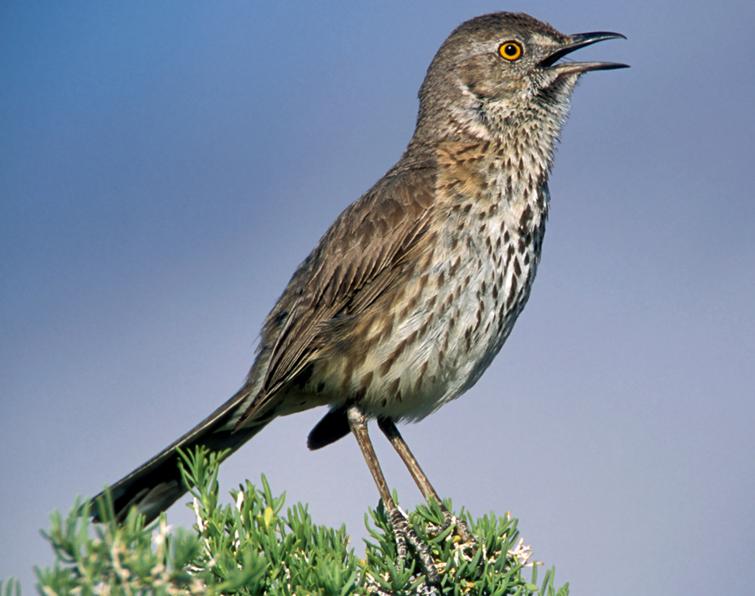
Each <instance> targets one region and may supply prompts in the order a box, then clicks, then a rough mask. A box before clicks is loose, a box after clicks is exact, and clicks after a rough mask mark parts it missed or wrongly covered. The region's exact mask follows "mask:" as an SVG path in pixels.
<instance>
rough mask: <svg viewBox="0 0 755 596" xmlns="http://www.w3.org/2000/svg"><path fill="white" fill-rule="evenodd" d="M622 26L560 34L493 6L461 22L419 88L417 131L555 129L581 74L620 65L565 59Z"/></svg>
mask: <svg viewBox="0 0 755 596" xmlns="http://www.w3.org/2000/svg"><path fill="white" fill-rule="evenodd" d="M623 37H624V36H623V35H621V34H620V33H610V32H604V31H600V32H594V33H579V34H575V35H565V34H563V33H560V32H558V31H557V30H556V29H554V28H553V27H551V26H550V25H548V24H547V23H543V22H541V21H538V20H537V19H534V18H533V17H531V16H529V15H526V14H520V13H505V12H502V13H495V14H489V15H484V16H481V17H477V18H474V19H471V20H469V21H467V22H465V23H463V24H462V25H460V26H459V27H458V28H457V29H456V30H455V31H454V32H453V33H451V35H450V36H449V37H448V39H447V40H446V41H445V42H444V43H443V45H442V46H441V48H440V49H439V50H438V52H437V54H436V55H435V58H434V59H433V61H432V63H431V64H430V67H429V68H428V71H427V76H426V77H425V81H424V82H423V84H422V87H421V89H420V111H419V118H418V130H417V133H418V134H420V135H424V134H430V135H431V138H432V137H435V138H438V135H440V136H441V137H448V136H455V135H458V134H461V135H468V134H471V135H473V136H476V137H480V138H492V137H496V136H500V135H502V134H505V132H506V131H509V130H511V129H512V128H517V127H519V126H525V127H529V126H531V125H533V124H537V126H545V127H547V128H554V129H555V130H553V131H552V132H553V135H554V138H555V136H556V135H557V134H558V130H559V129H560V127H561V125H562V124H563V121H564V119H565V117H566V114H567V112H568V109H569V100H570V97H571V93H572V91H573V90H574V86H575V85H576V83H577V79H578V78H579V76H580V75H581V74H583V73H585V72H588V71H593V70H609V69H615V68H624V67H626V65H625V64H617V63H613V62H572V61H568V62H567V61H563V60H562V59H563V58H564V57H565V56H567V55H569V54H571V52H573V51H574V50H577V49H579V48H583V47H585V46H588V45H591V44H593V43H596V42H599V41H603V40H606V39H615V38H623Z"/></svg>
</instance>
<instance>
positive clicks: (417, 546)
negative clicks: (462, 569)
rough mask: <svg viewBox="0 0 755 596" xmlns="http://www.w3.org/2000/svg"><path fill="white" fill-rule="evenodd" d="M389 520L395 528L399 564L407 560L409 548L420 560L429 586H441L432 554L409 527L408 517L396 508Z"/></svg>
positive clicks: (389, 515)
mask: <svg viewBox="0 0 755 596" xmlns="http://www.w3.org/2000/svg"><path fill="white" fill-rule="evenodd" d="M388 519H389V520H390V522H391V526H392V527H393V536H394V537H395V539H396V553H397V555H398V560H399V562H403V561H404V560H405V559H406V554H407V551H408V548H411V549H412V550H413V551H414V553H415V554H416V555H417V558H418V559H419V564H420V567H421V568H422V571H423V572H424V574H425V576H426V577H427V583H428V585H430V586H439V585H440V574H439V573H438V568H437V567H436V566H435V562H434V561H433V557H432V555H431V554H430V549H429V548H428V546H427V545H426V544H425V543H424V542H422V540H420V538H419V536H417V533H416V532H415V531H414V530H413V529H412V527H411V526H410V525H409V521H408V520H407V519H406V516H405V515H404V514H403V513H402V512H401V510H400V509H399V508H398V507H396V508H395V509H394V510H393V511H391V512H390V513H389V514H388Z"/></svg>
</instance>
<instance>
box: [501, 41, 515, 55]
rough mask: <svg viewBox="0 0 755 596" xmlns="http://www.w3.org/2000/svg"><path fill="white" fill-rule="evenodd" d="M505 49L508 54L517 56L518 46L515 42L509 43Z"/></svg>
mask: <svg viewBox="0 0 755 596" xmlns="http://www.w3.org/2000/svg"><path fill="white" fill-rule="evenodd" d="M503 51H504V52H505V53H506V55H507V56H516V46H515V45H514V44H513V43H510V44H509V45H507V46H506V47H505V48H504V49H503Z"/></svg>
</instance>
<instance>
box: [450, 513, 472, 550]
mask: <svg viewBox="0 0 755 596" xmlns="http://www.w3.org/2000/svg"><path fill="white" fill-rule="evenodd" d="M443 520H444V522H443V525H444V528H454V530H455V532H456V535H457V536H458V537H459V538H460V539H461V543H462V544H469V545H474V544H475V539H474V536H472V532H470V531H469V528H468V527H467V523H466V522H465V521H464V520H463V519H461V518H460V517H456V516H455V515H454V514H453V513H451V512H450V511H448V509H446V508H445V507H443Z"/></svg>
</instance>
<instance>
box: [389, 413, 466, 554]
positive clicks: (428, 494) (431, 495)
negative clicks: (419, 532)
mask: <svg viewBox="0 0 755 596" xmlns="http://www.w3.org/2000/svg"><path fill="white" fill-rule="evenodd" d="M378 426H379V427H380V430H382V431H383V433H384V434H385V436H386V437H387V438H388V441H390V443H391V445H393V448H394V449H395V450H396V453H398V454H399V457H401V459H402V460H403V462H404V464H405V465H406V467H407V469H408V470H409V474H411V476H412V478H414V482H415V483H416V484H417V488H419V491H420V492H421V493H422V496H424V497H425V499H426V500H428V501H435V502H436V503H438V504H439V505H440V508H441V510H442V511H443V517H444V518H445V521H446V527H450V526H452V525H455V526H456V533H457V534H458V535H459V537H460V538H461V539H462V541H463V542H472V541H473V540H474V539H473V538H472V534H471V533H470V532H469V529H468V528H467V524H465V523H464V521H463V520H461V519H459V518H457V517H456V516H455V515H453V514H452V513H451V512H450V511H449V510H448V509H447V508H446V506H445V505H444V504H443V501H442V500H441V498H440V496H438V493H437V492H436V490H435V489H434V488H433V485H432V484H430V480H429V479H428V478H427V476H426V475H425V473H424V472H423V471H422V468H421V467H420V465H419V462H418V461H417V458H415V457H414V454H413V453H412V452H411V450H410V449H409V445H407V444H406V441H404V437H402V436H401V433H400V432H398V428H396V424H395V423H394V422H393V420H391V419H390V418H378Z"/></svg>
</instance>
